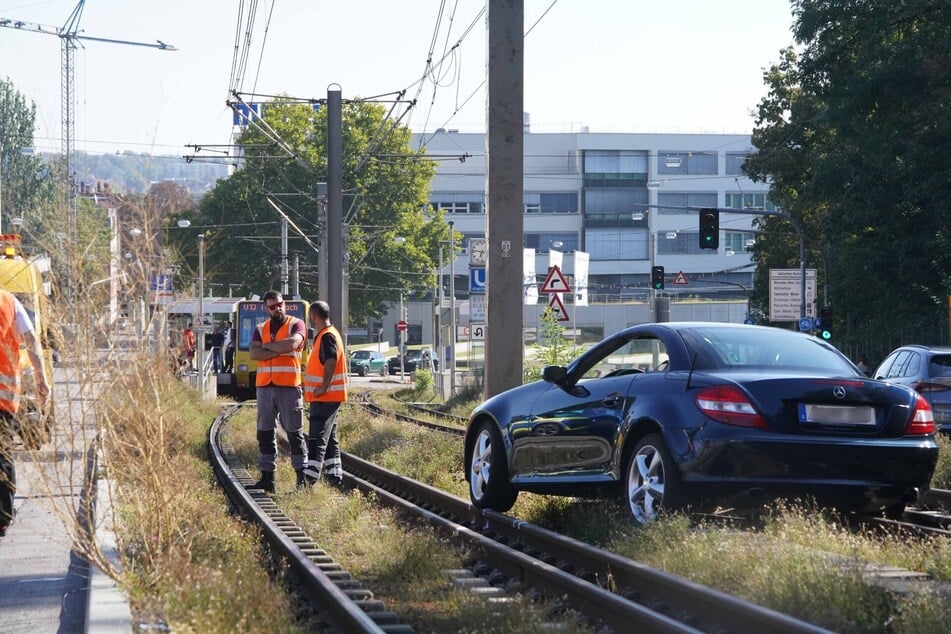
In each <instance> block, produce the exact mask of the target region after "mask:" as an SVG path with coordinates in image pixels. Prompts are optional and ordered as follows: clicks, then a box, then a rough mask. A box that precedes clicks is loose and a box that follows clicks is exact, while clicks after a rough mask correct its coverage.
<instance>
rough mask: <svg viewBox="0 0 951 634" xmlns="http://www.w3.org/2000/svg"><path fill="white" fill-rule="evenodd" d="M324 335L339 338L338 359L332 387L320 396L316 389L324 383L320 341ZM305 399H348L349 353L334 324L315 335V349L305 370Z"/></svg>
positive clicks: (328, 401)
mask: <svg viewBox="0 0 951 634" xmlns="http://www.w3.org/2000/svg"><path fill="white" fill-rule="evenodd" d="M324 337H333V338H334V339H336V340H337V360H336V362H335V364H334V375H333V378H332V379H330V389H328V390H327V391H326V392H324V393H323V394H321V395H320V396H315V395H314V389H315V388H316V389H320V388H321V387H323V385H324V364H323V363H321V362H320V343H321V340H322V339H323V338H324ZM304 400H305V401H307V402H308V403H313V402H315V401H316V402H324V403H342V402H343V401H346V400H347V355H345V354H344V351H343V339H342V338H341V337H340V333H339V332H337V329H336V328H334V327H333V326H327V327H326V328H324V329H323V330H321V331H320V332H318V333H317V336H316V337H314V349H313V350H311V352H310V357H309V358H308V359H307V370H306V371H305V372H304Z"/></svg>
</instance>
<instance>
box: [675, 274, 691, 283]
mask: <svg viewBox="0 0 951 634" xmlns="http://www.w3.org/2000/svg"><path fill="white" fill-rule="evenodd" d="M689 283H690V282H689V281H688V280H687V276H686V275H684V272H683V271H680V272H679V273H677V277H675V278H674V284H689Z"/></svg>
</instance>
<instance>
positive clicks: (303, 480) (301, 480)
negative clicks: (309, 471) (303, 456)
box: [296, 469, 313, 489]
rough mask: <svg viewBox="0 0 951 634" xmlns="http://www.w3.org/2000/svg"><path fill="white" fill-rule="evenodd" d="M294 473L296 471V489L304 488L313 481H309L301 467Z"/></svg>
mask: <svg viewBox="0 0 951 634" xmlns="http://www.w3.org/2000/svg"><path fill="white" fill-rule="evenodd" d="M296 473H297V488H298V489H305V488H307V487H308V486H310V485H311V484H313V482H310V481H309V479H308V478H307V476H306V475H304V470H303V469H298V470H297V471H296Z"/></svg>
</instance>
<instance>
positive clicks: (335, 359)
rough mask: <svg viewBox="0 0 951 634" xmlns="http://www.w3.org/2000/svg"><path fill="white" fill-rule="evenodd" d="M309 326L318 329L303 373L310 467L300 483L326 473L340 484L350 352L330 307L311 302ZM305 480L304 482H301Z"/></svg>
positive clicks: (314, 480)
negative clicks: (340, 418) (340, 419)
mask: <svg viewBox="0 0 951 634" xmlns="http://www.w3.org/2000/svg"><path fill="white" fill-rule="evenodd" d="M309 319H310V325H311V326H313V327H314V329H315V330H316V331H317V335H316V336H315V337H314V349H313V351H312V352H311V354H310V357H309V358H308V359H307V369H306V371H305V372H304V400H305V401H307V402H308V403H309V411H308V418H309V420H310V430H309V433H308V434H307V455H308V460H307V466H306V468H305V469H304V473H303V478H301V474H298V485H299V486H301V485H305V484H313V483H314V482H316V481H317V480H319V479H320V476H321V474H325V475H326V477H327V480H328V481H329V482H330V483H331V484H341V483H342V480H343V465H342V463H341V462H340V443H339V441H338V439H337V411H338V410H339V409H340V405H341V404H342V403H344V402H345V401H346V400H347V355H346V354H345V351H344V346H343V339H342V338H341V337H340V333H339V332H338V331H337V329H336V328H334V327H333V326H332V325H331V324H330V306H329V305H328V304H327V302H324V301H319V300H318V301H316V302H314V303H313V304H311V305H310V310H309ZM302 480H303V481H302Z"/></svg>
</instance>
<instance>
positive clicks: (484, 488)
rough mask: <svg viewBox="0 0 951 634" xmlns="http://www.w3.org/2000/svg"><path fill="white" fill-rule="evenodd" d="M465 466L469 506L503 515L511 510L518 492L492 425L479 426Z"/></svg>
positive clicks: (499, 437)
mask: <svg viewBox="0 0 951 634" xmlns="http://www.w3.org/2000/svg"><path fill="white" fill-rule="evenodd" d="M467 463H468V465H469V497H470V498H471V499H472V504H473V505H475V506H476V507H478V508H480V509H486V508H488V509H493V510H496V511H499V512H503V513H504V512H505V511H507V510H509V509H510V508H512V505H513V504H515V498H517V497H518V491H516V490H515V489H514V488H513V487H512V485H511V484H509V474H508V466H507V465H506V461H505V448H504V447H503V445H502V436H501V434H499V430H498V429H496V427H495V425H493V424H492V423H491V422H489V421H483V422H482V423H480V424H479V427H478V429H477V431H476V436H475V441H474V442H473V443H472V449H471V450H470V454H469V460H467Z"/></svg>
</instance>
